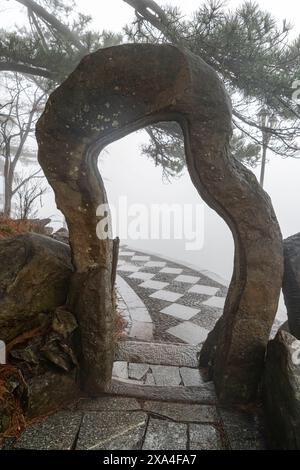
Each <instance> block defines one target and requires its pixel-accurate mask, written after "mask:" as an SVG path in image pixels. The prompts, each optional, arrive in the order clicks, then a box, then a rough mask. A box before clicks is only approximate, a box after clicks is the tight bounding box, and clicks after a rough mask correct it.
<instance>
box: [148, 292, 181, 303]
mask: <svg viewBox="0 0 300 470" xmlns="http://www.w3.org/2000/svg"><path fill="white" fill-rule="evenodd" d="M149 297H153V299H160V300H166V301H167V302H176V300H178V299H180V297H183V294H178V293H177V292H170V291H168V290H158V291H157V292H154V293H153V294H151V295H149Z"/></svg>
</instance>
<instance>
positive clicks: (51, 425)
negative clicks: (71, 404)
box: [14, 412, 82, 450]
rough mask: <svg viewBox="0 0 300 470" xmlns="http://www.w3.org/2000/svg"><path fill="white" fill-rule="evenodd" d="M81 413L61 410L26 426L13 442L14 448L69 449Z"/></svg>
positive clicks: (79, 421) (71, 445) (74, 437)
mask: <svg viewBox="0 0 300 470" xmlns="http://www.w3.org/2000/svg"><path fill="white" fill-rule="evenodd" d="M81 419H82V414H81V413H79V412H61V413H57V414H55V415H53V416H50V417H49V418H47V419H45V420H44V421H41V422H39V423H36V424H34V425H32V426H30V427H28V428H27V429H26V430H25V431H24V432H23V433H22V434H21V436H20V438H19V439H18V440H17V441H16V442H15V444H14V448H15V449H28V450H30V449H34V450H70V449H72V447H73V445H74V442H75V439H76V436H77V433H78V430H79V426H80V423H81Z"/></svg>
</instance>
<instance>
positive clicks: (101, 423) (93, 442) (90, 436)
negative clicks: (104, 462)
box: [76, 411, 147, 450]
mask: <svg viewBox="0 0 300 470" xmlns="http://www.w3.org/2000/svg"><path fill="white" fill-rule="evenodd" d="M146 422H147V414H146V413H142V412H134V411H131V412H126V411H115V412H114V411H111V412H110V411H107V412H98V413H97V412H91V413H86V414H85V415H84V417H83V420H82V424H81V427H80V431H79V435H78V440H77V445H76V449H78V450H98V449H103V450H134V449H140V447H141V445H142V438H143V435H144V432H145V426H146Z"/></svg>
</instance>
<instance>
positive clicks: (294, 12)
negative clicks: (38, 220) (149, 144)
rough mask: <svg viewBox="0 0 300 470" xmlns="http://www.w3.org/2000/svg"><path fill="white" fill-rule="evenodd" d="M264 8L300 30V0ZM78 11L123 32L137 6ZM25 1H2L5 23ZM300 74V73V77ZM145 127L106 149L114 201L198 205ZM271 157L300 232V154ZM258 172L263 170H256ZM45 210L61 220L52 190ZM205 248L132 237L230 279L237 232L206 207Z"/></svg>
mask: <svg viewBox="0 0 300 470" xmlns="http://www.w3.org/2000/svg"><path fill="white" fill-rule="evenodd" d="M158 3H159V4H161V5H163V4H172V5H178V6H180V7H181V9H182V11H183V13H184V14H189V13H190V12H192V11H193V10H195V9H196V8H197V7H198V6H199V5H201V1H200V0H184V1H182V0H168V1H165V0H159V1H158ZM240 3H241V2H240V1H237V0H230V1H228V2H227V4H228V5H229V6H230V8H235V7H236V6H238V5H239V4H240ZM257 3H258V4H259V6H260V7H261V8H265V9H267V10H269V11H270V12H272V13H273V15H274V16H275V17H277V18H278V20H282V19H283V18H286V19H287V20H290V21H291V22H292V24H294V25H295V32H294V34H298V33H299V32H300V3H299V1H298V0H285V1H284V2H274V1H272V0H258V1H257ZM77 5H78V10H79V11H82V12H84V13H87V14H90V15H92V17H93V27H94V28H95V29H97V30H102V29H104V28H105V29H111V30H114V31H120V29H121V28H122V26H124V24H125V23H127V22H130V21H131V20H132V19H133V17H134V12H133V10H132V9H131V8H130V7H129V6H128V5H126V4H125V3H124V2H123V1H122V0H110V1H108V2H107V1H106V0H105V1H104V0H103V1H102V0H100V1H99V0H98V1H96V0H77ZM20 9H21V7H20V6H16V2H14V1H13V0H10V1H9V2H8V1H6V0H0V25H1V24H2V21H3V22H4V21H5V23H6V24H7V21H18V23H19V22H21V21H22V18H24V15H22V13H20ZM299 79H300V77H299ZM143 135H144V134H143V132H140V133H136V134H132V135H130V136H128V137H126V138H124V139H122V140H120V141H118V142H116V143H114V144H112V145H111V146H110V147H109V148H107V149H106V151H105V152H104V155H103V156H102V158H101V171H102V173H103V175H104V178H105V180H106V185H107V191H108V196H109V200H110V202H111V203H113V204H115V205H116V204H117V201H118V197H119V196H122V195H127V197H128V199H129V201H131V202H134V203H136V202H142V203H145V204H148V203H149V202H155V203H165V202H166V203H174V202H184V203H191V204H194V205H195V204H198V203H199V201H200V199H199V196H198V193H197V192H196V190H195V189H194V187H193V185H192V183H191V181H190V179H189V176H188V175H187V174H186V173H185V174H184V175H183V176H182V177H181V178H180V179H177V180H174V181H173V182H172V183H171V184H165V183H163V181H162V173H161V170H160V169H159V168H155V167H154V165H153V163H152V162H151V161H147V160H146V159H145V158H144V157H142V156H141V154H140V150H139V146H140V144H141V142H143V139H144V137H143ZM269 159H270V162H269V164H268V166H267V170H266V180H265V189H266V190H267V191H268V193H269V194H270V196H271V198H272V200H273V204H274V207H275V210H276V213H277V216H278V219H279V222H280V225H281V228H282V232H283V235H284V236H285V237H286V236H288V235H291V234H293V233H296V232H299V231H300V217H299V211H298V203H299V200H300V185H299V175H300V159H299V160H295V159H286V160H284V159H282V158H281V157H278V156H272V155H271V154H270V153H269ZM255 173H256V174H258V170H257V171H255ZM41 215H43V216H49V215H53V216H54V217H53V219H54V220H61V217H60V215H59V213H58V212H57V211H56V208H55V203H54V199H53V196H52V194H49V195H48V196H47V197H46V199H45V204H44V207H43V208H42V209H41ZM204 222H205V223H204V231H205V240H204V247H203V249H202V250H200V251H199V252H187V251H185V249H184V241H182V242H181V241H168V242H166V241H159V242H158V241H138V242H137V241H136V242H134V243H130V242H128V243H129V244H130V245H133V246H134V247H137V248H140V249H146V250H150V251H154V252H157V253H161V254H162V255H166V256H169V257H173V258H177V259H179V260H183V261H187V262H190V263H193V264H195V265H197V266H199V267H201V268H205V269H209V270H211V271H214V272H216V273H218V274H219V275H221V276H223V277H225V278H227V279H229V278H230V276H231V272H232V261H233V242H232V237H231V234H230V232H229V230H228V228H227V226H226V225H225V223H223V221H222V220H221V219H220V218H219V217H218V216H217V215H216V214H215V213H214V212H213V211H211V210H210V209H209V208H208V207H207V206H205V220H204Z"/></svg>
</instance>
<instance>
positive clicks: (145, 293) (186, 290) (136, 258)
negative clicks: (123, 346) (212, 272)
mask: <svg viewBox="0 0 300 470" xmlns="http://www.w3.org/2000/svg"><path fill="white" fill-rule="evenodd" d="M118 274H119V278H121V279H122V282H123V285H122V287H123V288H122V292H121V296H122V299H123V300H122V302H123V303H125V304H126V305H127V309H125V315H124V316H125V319H126V321H129V323H130V327H129V328H128V329H127V334H128V336H129V337H130V338H134V339H140V340H148V341H150V340H152V339H153V340H154V341H163V342H173V343H187V344H192V345H197V344H201V343H203V342H204V341H205V339H206V337H207V334H208V333H209V331H210V330H211V329H212V328H213V326H214V324H215V322H216V321H217V319H218V318H219V317H220V316H221V315H222V312H223V308H224V303H225V299H226V293H227V288H226V286H224V285H222V284H221V283H220V282H218V281H217V280H214V279H211V278H209V277H208V276H207V275H205V274H203V273H201V272H197V271H195V270H193V269H191V268H188V267H185V266H182V265H180V264H179V263H174V262H169V261H165V260H162V259H161V258H158V257H157V256H152V255H151V256H150V255H147V254H145V253H141V252H137V251H131V250H127V249H121V251H120V253H119V263H118ZM126 284H127V285H128V286H129V287H128V290H129V291H130V292H131V293H130V295H129V296H131V297H132V291H133V292H134V293H135V295H136V296H137V297H138V298H139V299H140V301H141V302H142V303H143V305H144V310H143V311H145V310H147V311H148V317H147V318H148V320H147V321H146V322H145V321H144V320H145V318H144V317H145V315H144V317H143V319H142V318H141V319H140V320H139V324H138V325H137V322H138V312H139V310H138V309H137V307H136V305H134V304H132V301H131V306H130V305H128V300H126V297H127V293H126ZM119 292H120V291H119ZM129 303H130V302H129ZM121 310H122V309H121ZM132 310H133V314H132ZM141 311H142V310H141ZM212 314H213V315H212ZM149 318H150V320H149ZM151 322H152V327H150V323H151ZM143 329H144V331H143ZM151 335H152V336H151Z"/></svg>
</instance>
